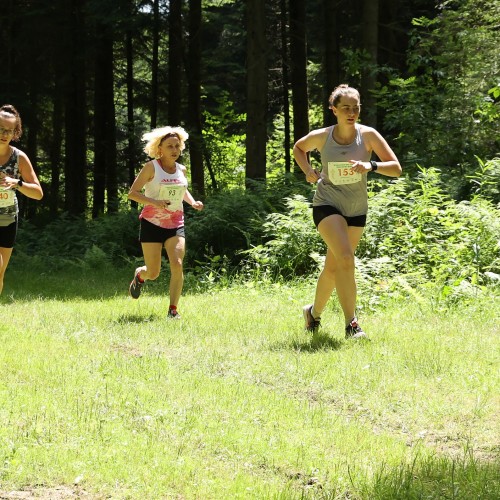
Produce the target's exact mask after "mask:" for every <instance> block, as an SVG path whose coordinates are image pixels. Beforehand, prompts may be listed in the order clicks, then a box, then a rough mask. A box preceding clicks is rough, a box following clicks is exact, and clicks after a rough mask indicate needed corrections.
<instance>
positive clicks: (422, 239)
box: [244, 168, 500, 300]
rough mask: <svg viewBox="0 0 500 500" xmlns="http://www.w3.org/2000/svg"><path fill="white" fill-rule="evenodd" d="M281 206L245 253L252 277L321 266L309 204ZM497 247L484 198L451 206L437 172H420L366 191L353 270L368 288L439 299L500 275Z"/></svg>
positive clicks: (499, 232)
mask: <svg viewBox="0 0 500 500" xmlns="http://www.w3.org/2000/svg"><path fill="white" fill-rule="evenodd" d="M286 205H287V211H286V213H272V214H269V215H268V216H267V218H266V222H265V223H264V226H263V227H264V242H263V243H261V244H260V245H256V246H254V247H253V248H251V249H249V250H247V251H246V252H244V254H245V255H246V256H247V259H248V260H247V265H248V266H250V267H252V266H253V268H254V271H255V273H257V274H258V275H262V273H263V272H264V273H267V274H268V275H269V276H271V277H272V278H273V279H276V278H291V277H297V276H303V275H307V274H309V273H311V272H312V271H315V270H316V269H317V266H318V263H321V258H320V255H324V253H325V247H324V244H323V242H322V241H321V238H320V237H319V235H318V233H317V231H315V230H314V227H313V224H312V220H311V214H310V204H309V203H308V202H307V201H306V199H305V198H304V197H302V196H292V197H289V198H287V200H286ZM499 242H500V211H499V209H498V208H497V207H495V206H494V204H493V203H492V202H491V201H490V200H488V199H485V198H484V197H482V196H479V195H478V196H475V197H474V198H473V199H472V200H471V201H462V202H459V203H457V202H456V201H454V200H453V199H452V198H451V197H450V196H449V195H448V194H446V193H445V192H444V190H443V186H442V182H441V174H440V172H439V171H438V170H436V169H432V168H431V169H420V173H419V175H418V177H417V179H416V180H415V181H411V180H407V179H404V178H400V179H398V180H395V181H391V182H383V181H381V183H380V184H376V185H374V186H373V191H372V193H371V199H370V211H369V216H368V223H367V227H366V230H365V233H364V237H363V239H362V241H361V243H360V246H359V248H358V252H357V256H358V270H359V272H361V274H362V275H363V279H364V280H366V281H367V282H368V286H370V287H372V289H373V288H376V289H380V290H384V289H385V290H389V291H390V290H393V291H394V290H396V289H397V290H403V291H405V293H410V294H412V296H413V297H414V298H415V299H416V300H418V291H416V290H415V289H416V288H418V287H419V286H422V285H424V286H425V285H426V284H433V286H438V287H441V290H442V293H443V297H445V296H448V295H450V294H453V293H454V292H455V291H457V290H459V288H458V287H461V288H460V290H461V292H460V293H461V294H462V295H463V294H467V293H468V292H469V291H470V292H474V290H475V287H477V286H479V285H481V284H483V283H485V282H486V281H487V278H486V276H487V275H486V274H485V273H493V274H495V275H496V274H499V273H500V244H499ZM247 272H248V271H247ZM464 283H468V284H469V285H471V287H470V288H467V289H466V288H464V287H465V285H464ZM372 291H373V290H372Z"/></svg>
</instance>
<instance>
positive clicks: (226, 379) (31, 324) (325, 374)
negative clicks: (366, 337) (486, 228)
mask: <svg viewBox="0 0 500 500" xmlns="http://www.w3.org/2000/svg"><path fill="white" fill-rule="evenodd" d="M130 279H131V272H130V269H129V270H126V271H120V270H116V271H110V270H109V269H108V270H103V271H101V272H99V273H93V272H90V271H89V270H85V269H82V270H79V271H78V270H73V271H67V272H63V271H57V270H56V271H54V272H52V273H50V274H49V275H47V274H45V275H40V274H39V273H36V272H34V271H29V269H21V268H19V267H16V268H14V269H9V272H8V277H7V280H6V285H5V291H4V295H3V296H2V299H1V303H0V313H1V315H2V318H3V319H2V322H1V324H0V342H1V346H2V347H1V349H0V368H1V370H2V377H1V382H0V497H1V498H4V497H3V496H2V495H1V494H2V492H8V491H13V490H23V489H24V490H26V489H33V490H35V491H36V490H37V489H38V490H40V489H41V488H42V487H43V488H55V487H63V486H64V487H67V488H68V489H69V491H70V492H74V494H78V492H80V494H82V492H85V493H86V495H89V497H90V498H113V499H114V498H116V499H125V498H151V499H156V498H187V499H192V498H193V499H194V498H196V499H226V498H227V499H267V498H271V499H299V498H322V499H323V498H324V499H384V498H387V499H392V498H400V499H423V498H425V499H438V498H439V499H441V498H450V499H452V498H453V499H476V498H477V499H479V498H481V499H493V498H498V493H497V492H498V491H500V484H499V483H500V481H499V474H498V465H499V460H498V430H499V427H498V414H499V409H500V404H499V396H498V394H499V393H500V391H499V379H498V368H499V359H498V352H499V336H498V334H499V331H500V327H499V322H498V317H499V316H500V305H499V301H498V300H496V301H495V298H494V297H493V296H491V297H488V295H487V294H485V296H483V297H480V298H478V299H477V300H475V301H471V302H468V303H466V304H464V305H463V306H461V307H459V308H456V309H455V310H452V311H449V312H448V313H446V314H443V313H437V312H435V311H434V310H433V308H432V307H431V302H429V306H428V307H423V306H422V304H418V303H416V302H412V301H408V302H402V303H398V304H393V305H390V306H389V307H387V308H386V309H384V310H378V311H373V312H365V313H362V315H361V319H362V325H363V327H364V328H365V329H366V330H367V332H368V333H369V334H370V336H371V338H372V341H371V342H362V343H359V342H352V341H345V340H344V338H343V336H342V331H343V325H342V320H341V318H340V314H339V312H338V307H337V306H336V305H335V302H334V301H332V304H331V306H329V309H328V311H327V312H326V313H325V315H324V321H323V324H324V326H323V329H322V331H321V332H320V333H319V334H318V335H317V336H315V337H313V338H312V337H311V336H310V335H308V334H306V333H305V332H304V331H303V323H302V317H301V307H302V305H303V304H304V303H305V302H306V301H308V300H310V298H311V297H312V293H313V289H314V284H313V283H310V284H302V285H296V286H291V285H290V286H284V285H282V286H278V285H275V286H265V287H264V286H260V287H258V286H253V285H251V284H240V285H237V286H236V285H235V286H233V287H230V288H226V289H213V290H212V291H211V292H209V293H195V292H194V291H191V292H190V291H189V290H195V289H196V281H195V280H194V279H192V278H191V279H190V280H188V284H187V292H186V293H185V295H184V296H183V298H182V300H181V303H180V306H179V310H180V312H181V314H182V315H183V319H182V320H181V321H179V322H176V321H168V320H166V319H165V314H166V307H167V305H168V304H167V299H166V297H165V295H164V293H163V291H164V289H165V286H166V281H165V278H162V279H161V280H160V281H159V282H158V283H155V284H152V285H149V286H148V287H147V288H146V290H145V292H144V294H143V296H142V297H141V298H140V299H139V300H138V301H133V300H131V299H129V298H128V297H127V295H126V290H127V286H128V282H129V280H130ZM74 483H77V484H76V485H75V484H74ZM52 491H53V490H52ZM49 497H50V496H48V498H49Z"/></svg>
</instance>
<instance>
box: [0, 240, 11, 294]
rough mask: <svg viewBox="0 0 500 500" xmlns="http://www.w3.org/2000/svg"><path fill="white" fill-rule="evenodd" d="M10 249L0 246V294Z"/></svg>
mask: <svg viewBox="0 0 500 500" xmlns="http://www.w3.org/2000/svg"><path fill="white" fill-rule="evenodd" d="M12 250H13V249H12V248H4V247H0V295H1V294H2V291H3V280H4V278H5V271H6V270H7V266H8V265H9V260H10V256H11V255H12Z"/></svg>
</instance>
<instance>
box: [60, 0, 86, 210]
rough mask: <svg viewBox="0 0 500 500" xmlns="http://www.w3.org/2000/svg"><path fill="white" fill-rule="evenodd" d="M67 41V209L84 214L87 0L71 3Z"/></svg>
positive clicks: (63, 48)
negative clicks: (84, 16) (85, 13)
mask: <svg viewBox="0 0 500 500" xmlns="http://www.w3.org/2000/svg"><path fill="white" fill-rule="evenodd" d="M67 7H68V10H69V12H68V15H67V16H66V19H67V35H68V36H67V43H64V44H61V45H62V46H61V50H63V51H64V56H65V60H66V82H65V129H66V151H65V164H64V175H65V180H66V186H65V188H66V189H65V200H64V201H65V209H66V211H67V212H68V213H70V214H71V215H83V214H84V213H85V210H86V208H87V176H86V169H87V164H86V155H87V147H86V141H85V139H86V124H87V113H86V109H87V102H86V96H85V36H84V32H85V26H84V19H83V15H84V14H83V13H84V7H85V0H70V1H68V4H67Z"/></svg>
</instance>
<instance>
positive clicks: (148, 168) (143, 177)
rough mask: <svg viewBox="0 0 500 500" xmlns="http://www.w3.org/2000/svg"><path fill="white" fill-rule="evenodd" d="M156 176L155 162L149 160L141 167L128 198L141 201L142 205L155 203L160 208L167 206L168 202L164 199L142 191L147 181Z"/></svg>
mask: <svg viewBox="0 0 500 500" xmlns="http://www.w3.org/2000/svg"><path fill="white" fill-rule="evenodd" d="M154 176H155V169H154V166H153V162H151V161H148V162H147V163H146V164H145V165H144V166H143V167H142V169H141V171H140V172H139V174H138V175H137V177H136V178H135V181H134V182H133V184H132V186H131V187H130V190H129V192H128V199H129V200H132V201H136V202H137V203H141V204H142V205H154V206H155V207H158V208H167V206H168V202H166V201H164V200H155V199H154V198H148V197H147V196H146V195H145V194H143V193H142V190H143V189H144V186H145V185H146V183H147V182H149V181H150V180H152V179H153V178H154Z"/></svg>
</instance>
